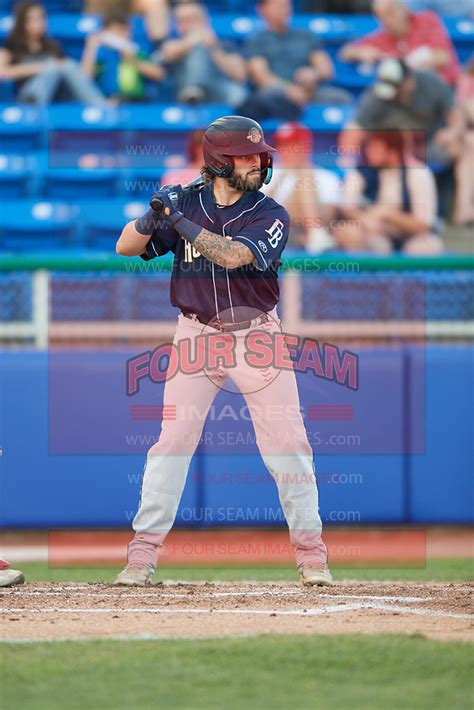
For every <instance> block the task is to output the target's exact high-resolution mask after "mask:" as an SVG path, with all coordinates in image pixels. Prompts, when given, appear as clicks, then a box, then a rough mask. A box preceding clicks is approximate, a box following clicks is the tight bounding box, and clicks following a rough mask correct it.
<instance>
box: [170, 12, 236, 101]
mask: <svg viewBox="0 0 474 710" xmlns="http://www.w3.org/2000/svg"><path fill="white" fill-rule="evenodd" d="M174 16H175V23H176V29H177V32H178V37H177V38H175V39H174V38H173V39H168V40H167V41H165V42H164V44H163V46H162V48H161V52H160V56H161V59H162V61H163V62H164V63H165V64H166V65H167V66H169V68H170V72H171V74H172V76H173V78H174V83H175V90H176V95H177V98H178V100H179V101H184V102H185V103H199V102H201V101H208V102H216V103H227V104H231V105H235V104H238V103H240V102H241V101H243V100H244V98H245V96H246V94H247V90H246V88H245V79H246V70H245V62H244V60H243V59H242V57H241V56H240V55H239V54H238V52H237V51H236V49H235V47H234V46H233V45H232V44H230V43H229V44H227V43H223V42H221V41H220V40H219V38H218V37H217V36H216V35H215V33H214V31H213V29H212V27H211V25H210V22H209V16H208V14H207V10H206V8H205V7H204V6H203V5H200V4H199V3H197V2H181V3H179V4H178V5H177V6H176V9H175V15H174Z"/></svg>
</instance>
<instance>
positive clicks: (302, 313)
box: [0, 268, 474, 343]
mask: <svg viewBox="0 0 474 710" xmlns="http://www.w3.org/2000/svg"><path fill="white" fill-rule="evenodd" d="M38 277H41V278H40V279H39V278H38ZM41 279H42V280H41ZM169 279H170V274H169V272H167V271H164V272H155V273H126V272H123V271H113V270H105V269H104V270H100V269H99V270H97V269H96V268H95V269H94V270H93V271H92V270H87V271H86V270H84V271H44V270H42V271H38V270H31V271H24V272H22V271H6V272H3V273H0V342H1V341H7V340H8V341H9V342H11V341H12V339H13V340H15V336H18V338H17V339H18V342H22V341H24V340H26V334H25V333H26V331H25V328H24V325H25V324H26V323H31V324H32V328H33V331H34V333H33V334H31V333H30V336H31V337H33V341H34V342H36V343H38V342H39V340H38V338H40V337H41V332H43V334H44V332H45V328H46V327H47V326H48V324H49V327H50V329H51V330H50V332H53V331H54V327H55V326H59V327H60V328H61V333H63V334H64V333H67V329H66V331H65V330H64V329H63V328H62V325H63V324H66V326H67V324H68V323H69V324H71V326H75V328H76V330H75V335H74V339H75V341H76V342H80V340H81V333H80V331H79V332H78V330H77V328H78V327H79V328H80V324H81V323H84V326H85V328H86V327H88V326H89V325H90V324H95V326H96V330H95V331H94V332H95V336H94V337H96V336H97V334H98V337H99V338H100V337H101V333H100V330H99V331H98V330H97V325H98V324H99V325H100V324H101V323H102V324H104V327H105V326H107V327H108V328H109V331H106V329H104V337H105V332H108V333H109V334H110V332H111V331H110V328H113V327H114V326H113V324H114V323H116V324H117V326H119V325H120V324H123V325H124V332H126V329H127V328H129V332H130V333H131V332H132V330H133V327H136V324H137V323H138V322H140V323H142V324H143V325H144V326H145V323H148V322H149V323H150V324H153V323H154V324H157V326H159V324H160V323H161V324H163V327H165V326H166V325H167V326H168V327H169V326H171V325H172V324H173V323H174V322H175V320H176V317H177V314H178V311H177V309H176V308H174V307H172V306H171V305H170V302H169ZM280 285H281V296H282V298H281V307H280V314H281V315H282V317H283V319H284V320H285V318H286V324H288V323H291V324H292V326H293V325H294V327H295V328H296V330H297V328H298V324H300V326H301V327H304V324H309V325H311V324H315V323H317V324H320V325H324V327H325V328H326V326H330V324H331V323H334V326H335V330H336V332H340V330H337V327H338V324H340V325H342V322H343V321H344V322H346V323H348V324H350V325H351V327H350V332H351V337H357V332H358V331H357V323H358V322H359V321H360V322H361V324H362V323H364V329H362V325H361V333H362V332H364V333H365V334H367V323H372V322H373V323H374V326H375V325H376V324H381V323H382V324H390V323H391V322H393V324H394V325H395V327H396V323H397V322H403V323H405V324H406V323H407V322H413V323H425V322H432V323H436V322H440V321H442V322H443V328H444V331H443V337H448V338H449V337H450V333H451V330H450V329H451V328H452V334H453V338H455V337H456V338H458V337H459V336H460V335H461V336H462V335H463V334H465V335H466V337H468V336H469V332H470V331H469V330H466V328H465V326H466V324H468V323H469V322H470V321H471V322H472V321H474V272H473V271H469V270H454V269H451V270H446V271H421V270H420V271H388V270H387V271H385V270H384V271H366V272H358V273H342V274H337V273H336V274H330V273H327V272H324V273H317V272H303V271H300V272H292V271H286V270H285V271H283V273H282V274H281V284H280ZM460 324H461V326H462V328H461V331H460V330H459V325H460ZM22 329H23V330H22ZM446 329H447V330H446ZM463 329H464V330H463ZM113 332H114V333H115V332H117V331H113ZM145 332H146V331H145ZM325 332H327V331H325ZM383 332H384V331H381V330H380V329H379V330H377V328H375V329H374V333H375V334H376V337H377V334H379V335H380V336H382V333H383ZM436 332H439V331H436ZM390 333H391V334H394V333H395V331H394V330H393V329H391V330H390ZM405 333H406V331H405ZM46 337H47V336H46ZM130 337H134V336H133V335H131V336H130ZM405 337H406V336H405ZM30 342H31V341H30ZM43 342H44V338H43Z"/></svg>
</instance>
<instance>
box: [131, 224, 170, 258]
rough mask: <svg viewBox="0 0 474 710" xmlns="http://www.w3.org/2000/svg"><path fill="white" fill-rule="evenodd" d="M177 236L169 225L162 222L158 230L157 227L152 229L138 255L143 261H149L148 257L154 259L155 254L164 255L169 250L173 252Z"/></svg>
mask: <svg viewBox="0 0 474 710" xmlns="http://www.w3.org/2000/svg"><path fill="white" fill-rule="evenodd" d="M178 238H179V235H178V232H176V230H174V229H173V227H171V225H165V224H162V225H161V226H160V230H159V232H158V230H157V229H155V230H154V231H153V234H152V235H151V237H150V239H149V240H148V242H147V245H146V248H145V251H144V252H143V254H140V257H141V258H142V259H143V260H144V261H150V259H156V257H157V256H164V255H165V254H167V253H168V252H169V251H172V252H174V251H175V249H176V244H177V241H178Z"/></svg>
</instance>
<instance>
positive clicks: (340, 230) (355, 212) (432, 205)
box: [333, 131, 443, 254]
mask: <svg viewBox="0 0 474 710" xmlns="http://www.w3.org/2000/svg"><path fill="white" fill-rule="evenodd" d="M364 156H365V165H364V167H359V168H357V169H356V170H353V171H350V172H349V173H348V174H347V175H346V180H345V187H344V202H345V206H344V207H343V208H342V209H341V211H340V216H341V219H340V220H339V221H338V223H337V226H336V227H335V228H333V235H334V237H335V238H336V241H337V243H338V244H339V246H340V247H341V248H343V249H344V250H346V251H373V252H376V253H378V254H389V253H391V252H392V251H402V252H404V253H405V254H439V253H440V252H441V251H442V250H443V244H442V241H441V239H440V237H439V236H438V235H437V234H436V227H437V194H436V185H435V180H434V176H433V174H432V172H431V170H430V169H429V168H428V167H427V166H426V165H424V164H423V163H421V162H420V161H418V160H417V159H416V158H414V157H413V153H412V147H411V145H410V135H404V134H403V133H402V132H398V131H374V132H372V133H371V134H370V135H369V136H368V137H367V139H366V141H365V143H364Z"/></svg>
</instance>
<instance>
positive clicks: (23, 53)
mask: <svg viewBox="0 0 474 710" xmlns="http://www.w3.org/2000/svg"><path fill="white" fill-rule="evenodd" d="M0 79H13V80H15V81H16V82H17V86H18V99H19V100H20V101H25V102H29V103H36V104H49V103H51V102H52V101H54V100H57V99H58V98H59V97H61V98H64V99H68V100H71V101H77V102H79V103H83V104H103V103H104V102H105V99H104V97H103V95H102V94H101V92H100V91H99V89H98V88H97V87H96V86H95V85H94V83H93V82H92V81H90V79H89V78H88V77H87V76H85V74H84V72H83V71H82V70H81V68H80V66H79V65H78V64H77V62H74V61H73V60H72V59H68V58H66V57H65V55H64V51H63V49H62V47H61V45H60V44H59V42H56V40H54V39H51V38H50V37H49V36H48V35H47V19H46V12H45V10H44V8H43V6H42V5H40V4H39V3H37V2H30V0H26V1H25V2H20V3H18V5H15V8H14V23H13V28H12V30H11V32H10V34H9V35H8V37H7V38H6V41H5V46H4V47H3V48H2V49H0Z"/></svg>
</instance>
